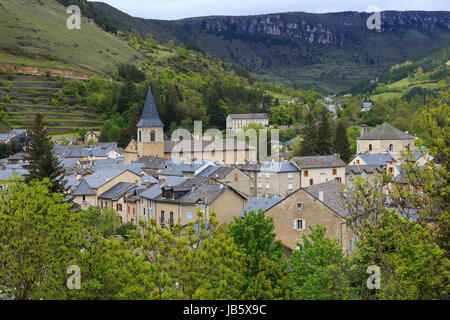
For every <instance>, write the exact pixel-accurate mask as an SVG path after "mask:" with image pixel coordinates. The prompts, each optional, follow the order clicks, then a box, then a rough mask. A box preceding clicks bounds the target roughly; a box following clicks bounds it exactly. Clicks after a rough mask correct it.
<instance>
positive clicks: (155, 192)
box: [140, 183, 162, 200]
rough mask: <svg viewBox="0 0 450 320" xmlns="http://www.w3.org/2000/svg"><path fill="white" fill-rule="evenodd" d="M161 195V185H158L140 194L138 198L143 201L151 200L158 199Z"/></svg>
mask: <svg viewBox="0 0 450 320" xmlns="http://www.w3.org/2000/svg"><path fill="white" fill-rule="evenodd" d="M161 194H162V191H161V185H160V184H159V183H158V184H155V185H154V186H152V187H151V188H149V189H147V190H145V191H144V192H142V193H141V194H140V196H141V197H142V198H145V199H150V200H153V199H156V198H158V197H159V196H160V195H161Z"/></svg>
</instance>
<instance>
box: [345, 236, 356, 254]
mask: <svg viewBox="0 0 450 320" xmlns="http://www.w3.org/2000/svg"><path fill="white" fill-rule="evenodd" d="M357 242H358V237H354V238H351V239H349V240H348V243H347V248H348V252H353V251H355V249H356V248H357V246H356V243H357Z"/></svg>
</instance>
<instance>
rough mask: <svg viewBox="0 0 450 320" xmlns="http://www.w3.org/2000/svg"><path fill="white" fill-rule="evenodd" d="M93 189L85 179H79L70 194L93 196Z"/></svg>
mask: <svg viewBox="0 0 450 320" xmlns="http://www.w3.org/2000/svg"><path fill="white" fill-rule="evenodd" d="M95 194H96V193H95V191H94V190H92V189H91V188H90V187H89V185H88V183H87V182H86V180H85V179H81V180H80V183H79V185H78V187H77V188H76V189H75V191H74V192H73V193H72V196H95Z"/></svg>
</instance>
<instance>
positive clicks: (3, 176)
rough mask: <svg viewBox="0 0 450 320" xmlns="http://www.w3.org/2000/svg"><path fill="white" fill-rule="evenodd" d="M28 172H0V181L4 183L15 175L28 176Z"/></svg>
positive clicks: (22, 170)
mask: <svg viewBox="0 0 450 320" xmlns="http://www.w3.org/2000/svg"><path fill="white" fill-rule="evenodd" d="M29 173H30V172H29V171H28V170H26V169H14V170H13V169H6V170H1V171H0V181H6V180H9V179H10V178H13V177H14V174H16V175H17V177H19V178H20V177H23V176H25V175H27V174H29Z"/></svg>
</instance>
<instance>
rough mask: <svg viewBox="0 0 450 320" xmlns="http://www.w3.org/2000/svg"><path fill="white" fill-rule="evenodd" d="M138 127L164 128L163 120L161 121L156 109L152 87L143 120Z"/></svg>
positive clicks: (149, 90)
mask: <svg viewBox="0 0 450 320" xmlns="http://www.w3.org/2000/svg"><path fill="white" fill-rule="evenodd" d="M136 127H138V128H141V127H164V124H163V123H162V121H161V119H159V115H158V110H157V109H156V104H155V100H154V99H153V94H152V89H151V88H150V87H149V88H148V94H147V98H146V99H145V105H144V110H143V111H142V116H141V120H140V121H139V122H138V124H137V125H136Z"/></svg>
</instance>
